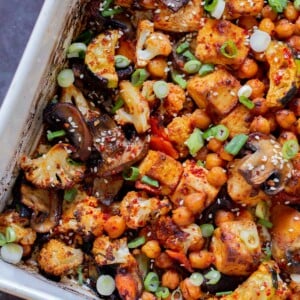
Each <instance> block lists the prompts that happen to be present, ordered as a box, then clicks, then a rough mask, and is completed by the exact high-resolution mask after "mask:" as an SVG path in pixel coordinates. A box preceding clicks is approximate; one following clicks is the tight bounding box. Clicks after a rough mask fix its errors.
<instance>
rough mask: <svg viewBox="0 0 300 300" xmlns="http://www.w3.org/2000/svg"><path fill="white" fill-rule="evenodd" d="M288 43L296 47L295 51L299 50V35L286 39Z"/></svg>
mask: <svg viewBox="0 0 300 300" xmlns="http://www.w3.org/2000/svg"><path fill="white" fill-rule="evenodd" d="M288 44H289V45H290V46H291V47H293V48H294V49H296V50H297V51H300V36H299V35H293V36H291V37H290V38H289V39H288Z"/></svg>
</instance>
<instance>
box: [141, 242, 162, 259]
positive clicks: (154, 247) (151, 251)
mask: <svg viewBox="0 0 300 300" xmlns="http://www.w3.org/2000/svg"><path fill="white" fill-rule="evenodd" d="M141 250H142V252H143V253H144V254H145V255H146V256H147V257H149V258H157V257H158V256H159V255H160V253H161V249H160V246H159V243H158V241H156V240H150V241H148V242H146V244H144V245H143V247H142V248H141Z"/></svg>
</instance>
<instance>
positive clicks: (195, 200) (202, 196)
mask: <svg viewBox="0 0 300 300" xmlns="http://www.w3.org/2000/svg"><path fill="white" fill-rule="evenodd" d="M206 198H207V195H206V193H205V192H204V191H199V192H197V193H191V194H189V195H187V196H186V197H185V198H184V206H185V207H187V208H188V209H189V210H190V211H191V212H192V213H193V214H194V215H195V214H200V213H201V212H202V211H203V210H204V209H205V207H206V205H205V202H206Z"/></svg>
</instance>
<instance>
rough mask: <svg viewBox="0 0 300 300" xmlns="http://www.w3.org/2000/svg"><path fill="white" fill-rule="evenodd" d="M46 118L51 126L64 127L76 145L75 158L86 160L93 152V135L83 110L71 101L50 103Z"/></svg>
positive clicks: (45, 113)
mask: <svg viewBox="0 0 300 300" xmlns="http://www.w3.org/2000/svg"><path fill="white" fill-rule="evenodd" d="M44 120H45V122H47V123H48V124H49V125H50V126H51V127H53V128H54V129H55V130H56V129H62V128H63V129H64V130H65V131H66V132H67V136H68V138H69V139H70V141H71V143H72V144H73V145H74V146H75V147H76V153H74V158H79V159H80V160H82V161H86V160H87V159H88V158H89V156H90V154H91V146H92V135H91V133H90V131H89V128H88V126H87V124H86V123H85V121H84V118H83V116H82V114H81V112H80V111H79V110H78V109H77V107H76V106H74V105H73V104H71V103H60V102H58V103H50V104H49V105H48V106H47V107H46V108H45V110H44Z"/></svg>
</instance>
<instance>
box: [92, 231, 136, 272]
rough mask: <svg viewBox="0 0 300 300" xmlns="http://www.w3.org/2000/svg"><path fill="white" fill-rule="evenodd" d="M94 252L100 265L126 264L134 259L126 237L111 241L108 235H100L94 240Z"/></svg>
mask: <svg viewBox="0 0 300 300" xmlns="http://www.w3.org/2000/svg"><path fill="white" fill-rule="evenodd" d="M92 253H93V255H94V257H95V261H96V263H97V264H98V265H100V266H103V265H111V264H126V263H127V262H128V261H129V260H131V259H132V256H131V254H130V252H129V249H128V247H127V240H126V238H122V239H116V240H113V241H111V240H110V239H109V238H108V237H107V236H100V237H98V238H96V240H95V241H94V245H93V249H92Z"/></svg>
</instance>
